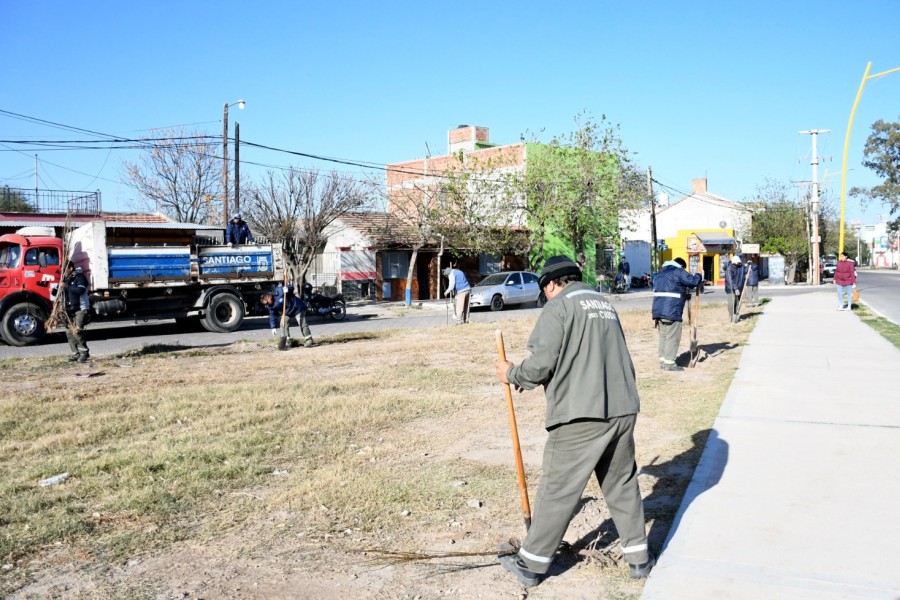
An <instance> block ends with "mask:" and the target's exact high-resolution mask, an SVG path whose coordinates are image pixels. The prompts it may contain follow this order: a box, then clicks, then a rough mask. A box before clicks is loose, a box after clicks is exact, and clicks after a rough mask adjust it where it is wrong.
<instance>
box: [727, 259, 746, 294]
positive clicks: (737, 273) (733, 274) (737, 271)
mask: <svg viewBox="0 0 900 600" xmlns="http://www.w3.org/2000/svg"><path fill="white" fill-rule="evenodd" d="M746 275H747V268H746V267H745V266H744V265H736V264H734V263H728V266H727V267H726V268H725V293H726V294H730V293H732V292H734V291H738V292H742V291H744V277H745V276H746Z"/></svg>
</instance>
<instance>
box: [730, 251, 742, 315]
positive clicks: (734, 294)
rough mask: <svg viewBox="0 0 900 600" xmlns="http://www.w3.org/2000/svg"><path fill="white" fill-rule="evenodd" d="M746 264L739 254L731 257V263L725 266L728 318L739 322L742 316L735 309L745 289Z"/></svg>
mask: <svg viewBox="0 0 900 600" xmlns="http://www.w3.org/2000/svg"><path fill="white" fill-rule="evenodd" d="M744 273H745V271H744V265H743V263H742V262H741V257H740V256H738V255H737V254H735V255H734V257H732V259H731V263H730V264H729V265H728V266H727V267H726V268H725V304H726V305H727V307H728V320H729V321H730V322H731V323H737V320H738V319H739V318H740V316H739V315H737V314H736V311H735V309H736V308H737V303H738V301H739V300H740V298H741V293H743V291H744Z"/></svg>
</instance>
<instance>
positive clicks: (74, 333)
mask: <svg viewBox="0 0 900 600" xmlns="http://www.w3.org/2000/svg"><path fill="white" fill-rule="evenodd" d="M89 316H90V315H88V311H87V310H79V311H77V312H76V313H75V314H72V313H69V318H70V319H71V320H72V322H71V323H70V324H69V325H68V326H67V327H66V340H67V341H68V342H69V350H71V351H72V354H87V353H88V346H87V342H86V341H85V340H84V333H83V332H84V328H85V327H86V326H87V321H88V320H89V319H88V317H89Z"/></svg>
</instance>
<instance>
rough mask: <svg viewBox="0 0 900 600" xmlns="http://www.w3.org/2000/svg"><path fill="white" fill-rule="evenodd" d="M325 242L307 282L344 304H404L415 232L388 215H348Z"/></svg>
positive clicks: (340, 221)
mask: <svg viewBox="0 0 900 600" xmlns="http://www.w3.org/2000/svg"><path fill="white" fill-rule="evenodd" d="M325 234H326V236H327V238H328V242H327V243H326V244H325V247H324V248H323V249H322V251H321V252H320V253H318V254H317V255H316V259H315V261H314V262H313V264H312V265H311V266H310V269H309V271H308V272H307V274H306V279H307V281H308V282H309V283H310V284H312V285H313V287H316V288H318V289H320V290H321V291H323V292H325V293H337V292H340V293H342V294H344V297H345V298H347V299H355V298H377V299H379V300H391V299H392V298H394V296H395V295H396V294H400V296H399V297H401V298H402V293H403V289H404V288H403V287H402V285H400V282H401V281H402V282H405V281H406V274H407V273H406V268H407V267H408V264H409V263H408V262H406V263H405V265H406V266H404V263H403V261H402V260H401V257H403V256H406V255H407V254H408V248H409V245H410V240H411V239H412V237H413V231H412V230H411V229H410V228H409V226H408V225H406V224H405V223H404V222H403V221H401V220H400V219H398V218H397V217H396V216H395V215H392V214H390V213H386V212H349V213H346V214H344V215H342V216H341V217H339V218H338V219H336V220H335V222H334V223H332V224H331V226H330V227H329V228H328V229H327V230H326V231H325Z"/></svg>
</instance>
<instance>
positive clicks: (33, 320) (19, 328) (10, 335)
mask: <svg viewBox="0 0 900 600" xmlns="http://www.w3.org/2000/svg"><path fill="white" fill-rule="evenodd" d="M46 320H47V315H46V314H44V310H43V309H42V308H41V307H40V306H38V305H37V304H32V303H31V302H23V303H22V304H16V305H15V306H13V307H12V308H10V309H9V310H8V311H6V315H5V316H4V317H3V323H2V324H0V334H2V336H3V340H4V341H5V342H6V343H7V344H9V345H10V346H30V345H31V344H36V343H38V341H40V339H41V338H42V337H44V333H46V332H45V330H44V321H46Z"/></svg>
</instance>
